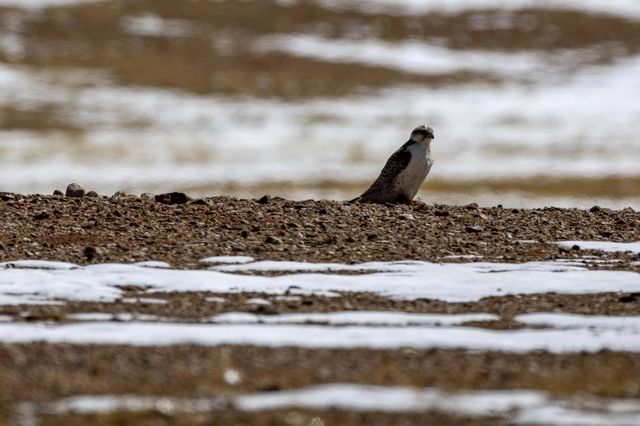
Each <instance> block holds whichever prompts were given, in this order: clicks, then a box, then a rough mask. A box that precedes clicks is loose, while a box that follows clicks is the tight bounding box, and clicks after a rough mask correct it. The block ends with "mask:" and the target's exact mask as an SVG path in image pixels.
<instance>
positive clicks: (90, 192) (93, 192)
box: [87, 191, 99, 198]
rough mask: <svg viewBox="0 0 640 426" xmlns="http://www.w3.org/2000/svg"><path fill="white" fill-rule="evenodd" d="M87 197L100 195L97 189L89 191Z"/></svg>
mask: <svg viewBox="0 0 640 426" xmlns="http://www.w3.org/2000/svg"><path fill="white" fill-rule="evenodd" d="M87 197H92V198H98V197H99V195H98V193H97V192H96V191H89V192H87Z"/></svg>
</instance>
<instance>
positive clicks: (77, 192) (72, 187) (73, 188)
mask: <svg viewBox="0 0 640 426" xmlns="http://www.w3.org/2000/svg"><path fill="white" fill-rule="evenodd" d="M65 195H66V196H67V197H75V198H82V197H84V188H83V187H81V186H80V185H78V184H77V183H71V184H69V186H67V192H66V194H65Z"/></svg>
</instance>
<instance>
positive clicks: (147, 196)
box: [140, 192, 153, 200]
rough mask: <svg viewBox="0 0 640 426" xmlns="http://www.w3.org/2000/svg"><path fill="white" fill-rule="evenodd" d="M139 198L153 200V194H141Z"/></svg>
mask: <svg viewBox="0 0 640 426" xmlns="http://www.w3.org/2000/svg"><path fill="white" fill-rule="evenodd" d="M140 198H141V199H143V200H151V199H153V194H151V193H149V192H143V193H142V194H140Z"/></svg>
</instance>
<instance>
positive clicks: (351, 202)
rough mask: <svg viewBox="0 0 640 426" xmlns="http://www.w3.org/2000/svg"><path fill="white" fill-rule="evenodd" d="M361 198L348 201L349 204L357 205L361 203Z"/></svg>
mask: <svg viewBox="0 0 640 426" xmlns="http://www.w3.org/2000/svg"><path fill="white" fill-rule="evenodd" d="M360 198H361V197H356V198H354V199H353V200H349V201H347V204H354V203H357V202H358V201H360Z"/></svg>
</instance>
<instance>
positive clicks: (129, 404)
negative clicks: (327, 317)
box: [36, 383, 640, 426]
mask: <svg viewBox="0 0 640 426" xmlns="http://www.w3.org/2000/svg"><path fill="white" fill-rule="evenodd" d="M229 405H230V406H231V407H233V408H235V409H238V410H244V411H249V412H259V411H266V410H275V409H312V410H331V409H341V410H347V411H360V412H367V411H372V412H390V413H399V412H423V411H433V410H435V411H443V412H445V413H450V414H453V415H456V414H463V415H468V416H480V417H507V416H508V418H509V422H510V423H513V424H526V425H548V424H554V425H560V426H564V425H571V426H592V425H598V426H635V425H637V419H638V416H640V403H638V402H637V401H630V400H621V399H606V398H593V397H586V398H585V397H582V398H576V399H555V398H554V397H552V396H551V395H549V394H547V393H545V392H539V391H531V390H520V389H513V390H508V391H502V390H500V391H473V392H458V393H455V392H443V391H440V390H438V389H434V388H423V389H416V388H409V387H401V386H372V385H361V384H351V383H329V384H323V385H315V386H310V387H306V388H300V389H292V390H286V391H273V392H260V393H253V394H241V395H238V396H235V397H228V398H222V397H220V398H175V397H168V396H167V397H152V396H139V395H80V396H74V397H69V398H64V399H61V400H58V401H55V402H51V403H48V404H43V405H42V406H41V407H38V408H39V410H36V411H41V412H43V413H49V414H58V415H61V414H73V413H77V414H85V415H88V414H106V413H112V412H122V411H125V412H127V411H128V412H140V411H159V412H160V413H165V414H167V415H171V414H174V413H179V412H208V411H215V410H221V409H224V408H225V407H227V406H229Z"/></svg>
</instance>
